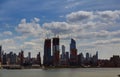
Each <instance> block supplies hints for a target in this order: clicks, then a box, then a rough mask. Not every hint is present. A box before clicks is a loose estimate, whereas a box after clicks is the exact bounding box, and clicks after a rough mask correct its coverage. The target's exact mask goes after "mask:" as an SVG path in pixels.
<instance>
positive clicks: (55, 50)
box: [52, 37, 60, 66]
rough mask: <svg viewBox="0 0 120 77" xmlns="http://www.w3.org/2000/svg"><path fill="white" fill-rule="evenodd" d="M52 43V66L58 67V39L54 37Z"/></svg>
mask: <svg viewBox="0 0 120 77" xmlns="http://www.w3.org/2000/svg"><path fill="white" fill-rule="evenodd" d="M52 42H53V43H52V49H53V65H54V66H59V62H60V57H59V56H60V50H59V37H54V38H53V41H52Z"/></svg>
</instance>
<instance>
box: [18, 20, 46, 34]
mask: <svg viewBox="0 0 120 77" xmlns="http://www.w3.org/2000/svg"><path fill="white" fill-rule="evenodd" d="M38 20H39V19H38V18H34V21H35V22H33V21H32V22H28V23H27V22H26V19H22V20H21V23H20V24H18V27H17V28H16V31H17V32H19V33H21V34H22V35H27V36H44V31H45V30H43V29H42V27H41V26H40V24H39V23H37V22H38Z"/></svg>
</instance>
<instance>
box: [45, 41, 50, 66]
mask: <svg viewBox="0 0 120 77" xmlns="http://www.w3.org/2000/svg"><path fill="white" fill-rule="evenodd" d="M51 62H52V60H51V39H45V42H44V56H43V65H44V66H50V65H51Z"/></svg>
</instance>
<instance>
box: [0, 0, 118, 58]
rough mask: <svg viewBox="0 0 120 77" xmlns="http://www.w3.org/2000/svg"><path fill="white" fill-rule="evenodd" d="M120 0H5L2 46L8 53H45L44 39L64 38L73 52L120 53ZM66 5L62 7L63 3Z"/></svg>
mask: <svg viewBox="0 0 120 77" xmlns="http://www.w3.org/2000/svg"><path fill="white" fill-rule="evenodd" d="M119 2H120V1H119V0H109V1H105V0H89V1H88V0H80V1H78V0H62V1H58V0H52V1H49V0H44V1H40V0H34V1H33V0H26V1H25V0H20V1H19V0H1V1H0V27H1V28H0V45H2V46H3V50H4V51H5V52H6V53H9V52H10V51H13V52H15V53H17V54H18V53H19V52H20V51H21V49H22V50H24V51H25V52H24V53H25V56H27V54H28V52H31V53H32V54H31V56H32V57H35V56H36V55H37V54H38V52H40V53H41V56H43V53H44V39H46V38H52V37H54V36H59V37H60V39H61V40H60V51H61V50H62V48H61V45H64V46H65V50H66V51H69V50H70V49H69V44H70V39H71V38H74V39H75V40H76V48H77V51H78V53H81V52H82V53H83V54H85V53H87V52H89V53H91V54H95V53H96V51H98V53H99V55H100V56H99V58H100V59H109V58H110V57H111V56H112V55H117V54H120V8H119V7H120V5H119ZM61 5H62V6H61Z"/></svg>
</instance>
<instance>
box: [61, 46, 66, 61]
mask: <svg viewBox="0 0 120 77" xmlns="http://www.w3.org/2000/svg"><path fill="white" fill-rule="evenodd" d="M61 59H65V46H64V45H62V55H61Z"/></svg>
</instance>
